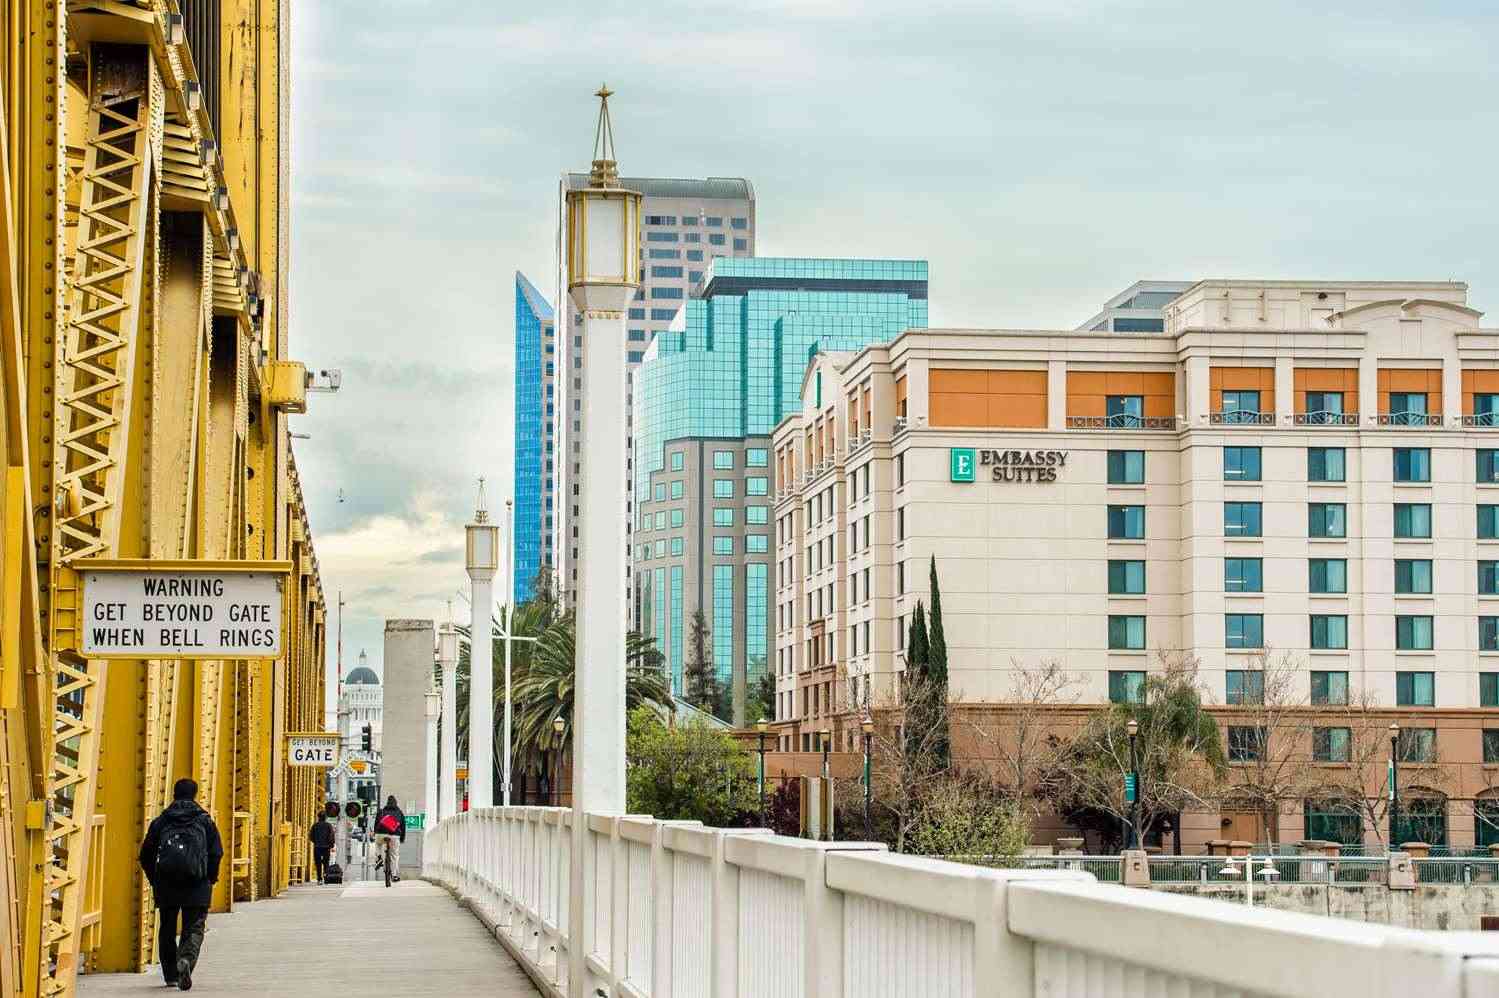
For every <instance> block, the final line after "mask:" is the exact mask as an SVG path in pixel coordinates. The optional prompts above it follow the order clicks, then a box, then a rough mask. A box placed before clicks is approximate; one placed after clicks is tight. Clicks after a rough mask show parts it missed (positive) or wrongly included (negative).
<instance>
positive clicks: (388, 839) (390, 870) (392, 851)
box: [375, 794, 406, 887]
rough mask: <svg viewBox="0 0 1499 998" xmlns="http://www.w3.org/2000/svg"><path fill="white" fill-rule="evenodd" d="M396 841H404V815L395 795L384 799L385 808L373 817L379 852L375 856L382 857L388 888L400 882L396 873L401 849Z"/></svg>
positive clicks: (398, 867)
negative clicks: (394, 881)
mask: <svg viewBox="0 0 1499 998" xmlns="http://www.w3.org/2000/svg"><path fill="white" fill-rule="evenodd" d="M397 840H399V841H401V842H405V841H406V815H405V813H404V812H402V810H401V809H400V807H399V806H398V805H397V804H396V797H395V794H391V795H390V796H389V797H387V798H386V799H385V806H384V807H382V808H381V809H380V813H379V814H377V815H375V845H376V848H377V849H378V850H379V851H378V852H377V853H376V854H375V855H376V856H383V857H384V860H383V862H384V864H385V886H386V887H389V886H390V883H391V881H393V880H400V879H401V876H400V873H399V872H398V871H399V870H400V867H401V847H400V846H399V845H397V844H396V843H397Z"/></svg>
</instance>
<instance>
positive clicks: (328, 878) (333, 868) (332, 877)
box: [323, 863, 344, 884]
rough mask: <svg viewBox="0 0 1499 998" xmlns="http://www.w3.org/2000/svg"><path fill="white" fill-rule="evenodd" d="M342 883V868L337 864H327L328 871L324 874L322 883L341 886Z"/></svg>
mask: <svg viewBox="0 0 1499 998" xmlns="http://www.w3.org/2000/svg"><path fill="white" fill-rule="evenodd" d="M343 882H344V868H343V867H341V866H339V865H338V864H337V863H329V864H328V870H327V872H326V873H325V874H324V877H323V883H325V884H341V883H343Z"/></svg>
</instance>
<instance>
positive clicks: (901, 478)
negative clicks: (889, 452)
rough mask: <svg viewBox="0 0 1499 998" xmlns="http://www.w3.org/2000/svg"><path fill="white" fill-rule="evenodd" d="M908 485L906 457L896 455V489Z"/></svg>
mask: <svg viewBox="0 0 1499 998" xmlns="http://www.w3.org/2000/svg"><path fill="white" fill-rule="evenodd" d="M905 484H906V455H904V454H897V455H895V487H896V488H900V487H901V486H902V485H905Z"/></svg>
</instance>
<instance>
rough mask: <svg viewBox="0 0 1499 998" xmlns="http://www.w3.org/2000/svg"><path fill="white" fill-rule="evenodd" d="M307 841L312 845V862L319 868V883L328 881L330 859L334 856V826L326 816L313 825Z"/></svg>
mask: <svg viewBox="0 0 1499 998" xmlns="http://www.w3.org/2000/svg"><path fill="white" fill-rule="evenodd" d="M307 841H309V842H311V843H312V862H313V865H314V866H315V867H316V868H317V882H318V883H320V884H322V883H326V882H327V880H328V857H329V856H332V855H333V825H332V823H331V822H329V821H328V816H327V815H326V814H325V815H323V816H321V817H319V818H318V820H317V821H315V822H313V823H312V828H311V829H310V830H308V832H307Z"/></svg>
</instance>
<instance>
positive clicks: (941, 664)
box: [926, 556, 947, 699]
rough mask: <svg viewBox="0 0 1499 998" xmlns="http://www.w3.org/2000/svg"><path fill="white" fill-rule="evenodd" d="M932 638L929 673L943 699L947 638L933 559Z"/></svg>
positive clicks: (928, 663) (928, 644) (935, 564)
mask: <svg viewBox="0 0 1499 998" xmlns="http://www.w3.org/2000/svg"><path fill="white" fill-rule="evenodd" d="M930 633H931V637H930V638H929V639H928V642H927V653H926V654H927V672H928V673H929V674H930V675H931V677H932V681H933V682H934V683H936V684H937V685H938V686H940V687H941V689H942V693H943V698H944V699H946V695H947V638H946V637H945V636H944V635H943V633H942V593H941V591H940V590H939V589H938V588H937V559H936V557H935V556H934V557H933V558H932V620H931V624H930Z"/></svg>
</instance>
